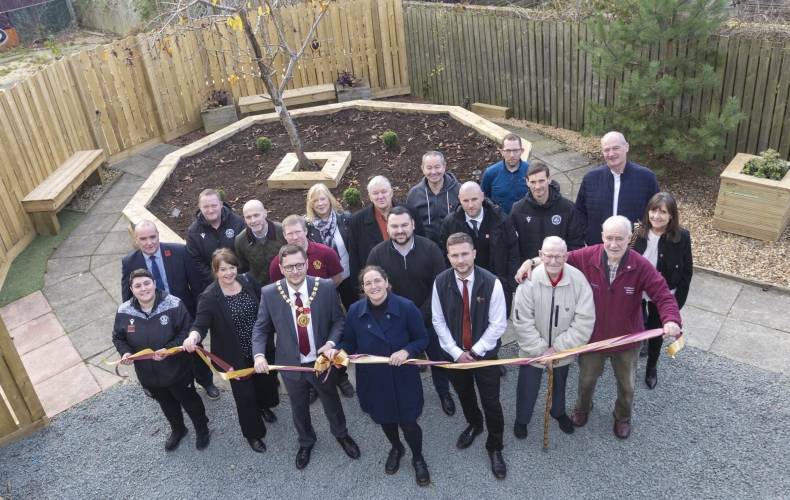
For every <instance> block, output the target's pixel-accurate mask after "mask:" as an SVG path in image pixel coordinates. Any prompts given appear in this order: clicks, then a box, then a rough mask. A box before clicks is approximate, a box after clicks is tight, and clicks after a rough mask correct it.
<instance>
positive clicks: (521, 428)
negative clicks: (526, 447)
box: [513, 422, 528, 439]
mask: <svg viewBox="0 0 790 500" xmlns="http://www.w3.org/2000/svg"><path fill="white" fill-rule="evenodd" d="M513 434H515V436H516V437H517V438H518V439H527V434H528V433H527V424H519V423H518V422H516V423H514V424H513Z"/></svg>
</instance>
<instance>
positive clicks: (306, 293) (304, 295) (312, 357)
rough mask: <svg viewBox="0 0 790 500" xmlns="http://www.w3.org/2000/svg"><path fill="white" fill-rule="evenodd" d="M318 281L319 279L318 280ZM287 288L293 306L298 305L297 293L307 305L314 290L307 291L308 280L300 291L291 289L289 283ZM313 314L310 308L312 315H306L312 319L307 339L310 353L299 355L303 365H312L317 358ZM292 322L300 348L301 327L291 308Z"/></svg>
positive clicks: (303, 283)
mask: <svg viewBox="0 0 790 500" xmlns="http://www.w3.org/2000/svg"><path fill="white" fill-rule="evenodd" d="M316 279H318V278H316ZM286 283H288V281H287V280H286ZM287 288H288V298H290V299H291V303H292V304H296V292H299V298H301V299H302V304H305V305H307V299H309V298H310V293H312V290H308V289H307V278H305V280H304V281H303V282H302V285H301V286H300V287H299V289H298V290H294V289H293V288H291V284H290V283H288V285H287ZM308 307H309V306H308ZM312 313H313V311H312V308H310V314H307V315H306V316H307V317H308V318H310V323H309V324H308V325H307V338H308V339H310V352H309V353H308V354H307V356H302V354H301V353H299V357H300V358H301V362H302V363H310V362H312V361H315V358H316V354H315V351H316V349H315V339H314V338H313V314H312ZM291 321H293V322H294V331H295V332H296V344H297V346H298V345H299V325H297V324H296V312H295V310H294V309H293V308H291Z"/></svg>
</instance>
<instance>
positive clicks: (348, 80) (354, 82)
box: [337, 71, 365, 89]
mask: <svg viewBox="0 0 790 500" xmlns="http://www.w3.org/2000/svg"><path fill="white" fill-rule="evenodd" d="M337 83H338V84H340V86H341V87H343V88H344V89H347V88H350V87H359V86H360V85H363V84H364V83H365V80H363V79H362V78H357V77H356V76H354V74H353V73H349V72H348V71H343V72H342V73H340V74H339V75H338V76H337Z"/></svg>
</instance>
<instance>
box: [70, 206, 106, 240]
mask: <svg viewBox="0 0 790 500" xmlns="http://www.w3.org/2000/svg"><path fill="white" fill-rule="evenodd" d="M100 201H101V200H100ZM96 204H97V205H98V204H99V202H96ZM94 206H95V205H94ZM117 220H118V219H117V218H116V217H113V216H109V217H108V216H107V214H100V213H97V212H93V211H92V210H91V213H90V214H89V215H88V216H86V217H85V218H84V219H82V221H80V223H79V225H77V227H75V228H74V231H72V233H71V234H70V235H69V236H70V237H71V236H79V235H83V234H99V233H106V232H108V231H110V229H112V227H113V226H114V225H115V223H116V222H117Z"/></svg>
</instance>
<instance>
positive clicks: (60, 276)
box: [0, 124, 790, 417]
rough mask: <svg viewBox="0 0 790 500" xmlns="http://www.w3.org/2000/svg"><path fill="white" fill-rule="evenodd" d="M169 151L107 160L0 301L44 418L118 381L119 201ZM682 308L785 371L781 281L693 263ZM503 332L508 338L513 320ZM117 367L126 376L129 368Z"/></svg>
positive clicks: (558, 165)
mask: <svg viewBox="0 0 790 500" xmlns="http://www.w3.org/2000/svg"><path fill="white" fill-rule="evenodd" d="M503 125H506V124H503ZM506 126H507V127H508V128H509V129H510V130H512V131H513V132H515V133H518V134H519V135H521V136H522V137H523V138H525V139H527V140H530V141H532V144H533V154H532V156H533V159H540V160H542V161H544V162H545V163H547V164H548V165H549V166H550V167H551V171H552V176H553V178H554V179H555V180H557V181H558V182H559V184H560V186H561V189H562V192H563V193H564V194H565V196H569V197H572V198H575V196H576V192H577V190H578V186H579V183H580V182H581V179H582V177H583V176H584V173H586V172H587V171H588V170H589V169H590V168H592V167H594V166H595V164H593V163H592V162H591V161H590V160H589V159H588V158H587V157H585V156H583V155H580V154H578V153H576V152H574V151H571V150H569V149H568V148H567V147H566V146H565V145H563V144H560V143H558V142H555V141H552V140H550V139H547V138H545V137H543V136H541V135H539V134H536V133H535V132H532V131H530V130H526V129H520V128H514V127H512V126H511V125H509V124H507V125H506ZM175 150H176V148H175V147H173V146H169V145H167V144H160V145H158V146H155V147H153V148H151V149H149V150H147V151H145V152H143V153H140V154H137V155H135V156H132V157H130V158H128V159H125V160H123V161H120V162H118V163H115V164H113V165H112V167H113V168H115V169H118V170H121V171H123V172H124V173H123V175H122V176H121V177H120V178H119V179H118V180H116V181H115V183H114V184H113V186H112V187H111V188H110V189H108V191H107V192H106V193H105V194H104V195H103V196H102V198H101V199H100V200H99V201H98V202H96V204H95V205H94V206H93V207H92V208H91V210H90V211H89V213H88V215H87V216H86V217H85V218H84V219H83V220H82V221H81V222H80V224H79V226H77V228H76V229H75V230H74V231H73V232H72V233H71V234H70V235H69V237H68V238H67V239H66V240H65V241H64V242H63V243H62V244H61V245H60V247H59V248H58V249H57V250H56V251H55V252H54V253H53V254H52V257H51V258H50V259H49V262H48V263H47V270H46V273H45V275H44V288H43V289H42V290H41V291H40V292H36V293H34V294H31V295H30V296H28V297H25V298H23V299H20V300H19V301H17V302H14V303H12V304H9V305H8V306H6V307H4V308H2V309H0V315H2V317H3V319H4V321H5V322H6V325H7V326H8V329H9V331H10V332H11V335H12V337H13V338H14V344H15V345H16V347H17V349H18V350H19V354H20V356H21V357H22V361H23V363H24V365H25V367H26V368H27V371H28V374H29V376H30V378H31V381H32V382H33V384H34V386H35V388H36V391H37V393H38V394H39V397H40V398H41V401H42V404H43V406H44V409H45V410H46V412H47V415H49V416H50V417H51V416H54V415H56V414H58V413H60V412H62V411H64V410H66V409H68V408H70V407H71V406H74V405H75V404H77V403H79V402H81V401H84V400H85V399H87V398H89V397H91V396H93V395H94V394H97V393H98V392H100V391H103V390H105V389H107V388H109V387H111V386H113V385H115V384H116V383H118V382H121V381H122V379H121V378H120V377H118V376H116V375H115V372H114V369H113V368H111V367H108V366H106V365H104V363H103V362H102V358H103V357H106V358H107V359H118V354H117V352H116V351H115V348H114V346H113V344H112V341H111V335H110V333H111V331H112V322H113V318H114V314H115V311H116V308H117V306H118V305H119V304H120V303H121V293H120V282H121V276H120V271H121V262H120V261H121V257H122V256H123V255H124V254H126V253H128V252H130V251H131V250H133V249H134V247H133V243H132V240H131V238H130V237H129V233H128V231H127V224H126V222H125V221H124V218H123V216H122V215H121V210H122V209H123V208H124V206H125V205H126V204H127V202H128V201H129V200H130V199H131V198H132V196H133V195H134V193H135V192H136V191H137V189H138V188H139V187H140V186H141V185H142V184H143V182H144V181H145V179H146V177H147V176H148V175H149V174H150V173H151V172H152V171H153V170H154V168H156V166H157V165H158V164H159V162H160V161H161V159H162V158H163V157H164V156H165V155H167V154H169V153H170V152H172V151H175ZM681 313H682V317H683V323H684V331H685V333H686V334H687V344H689V345H691V346H694V347H697V348H699V349H702V350H705V351H707V352H709V353H712V354H716V355H720V356H724V357H727V358H730V359H733V360H736V361H740V362H743V363H747V364H750V365H753V366H756V367H758V368H762V369H764V370H769V371H772V372H777V373H788V370H789V368H788V367H790V293H789V291H788V290H785V289H782V288H779V287H765V286H763V285H762V284H759V283H758V284H750V283H749V282H744V281H743V280H740V279H739V278H737V277H729V276H726V275H723V274H721V273H710V272H706V271H705V270H703V269H697V270H696V272H695V274H694V279H693V280H692V284H691V292H690V294H689V299H688V302H687V304H686V306H685V307H684V308H683V310H682V311H681ZM503 340H504V341H505V342H512V341H513V340H514V336H513V332H512V327H511V328H509V329H508V331H507V333H506V336H505V337H504V338H503ZM122 370H123V372H125V373H127V374H128V375H129V380H131V381H133V380H134V370H131V369H128V368H125V367H124V368H122ZM425 376H427V374H426V375H425ZM352 381H353V377H352ZM216 382H217V385H218V386H219V387H220V389H221V390H228V389H229V387H228V385H227V383H220V382H221V381H219V380H217V381H216Z"/></svg>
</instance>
